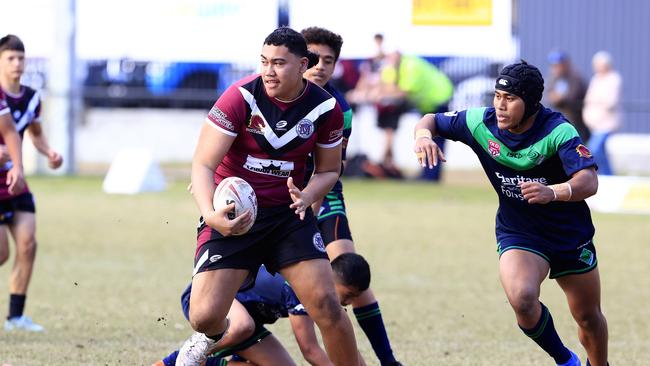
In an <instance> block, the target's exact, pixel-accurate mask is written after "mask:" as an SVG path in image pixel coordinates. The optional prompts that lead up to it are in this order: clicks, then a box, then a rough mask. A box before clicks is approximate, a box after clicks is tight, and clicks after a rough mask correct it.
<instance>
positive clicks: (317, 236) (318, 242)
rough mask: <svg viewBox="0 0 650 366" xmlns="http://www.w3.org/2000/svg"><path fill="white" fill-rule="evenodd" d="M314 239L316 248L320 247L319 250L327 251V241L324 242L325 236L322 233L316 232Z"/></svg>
mask: <svg viewBox="0 0 650 366" xmlns="http://www.w3.org/2000/svg"><path fill="white" fill-rule="evenodd" d="M312 241H313V243H314V248H316V249H318V251H319V252H322V253H325V242H323V237H322V236H321V235H320V233H318V232H317V233H316V234H314V237H313V238H312Z"/></svg>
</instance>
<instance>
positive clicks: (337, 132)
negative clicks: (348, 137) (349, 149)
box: [329, 128, 343, 141]
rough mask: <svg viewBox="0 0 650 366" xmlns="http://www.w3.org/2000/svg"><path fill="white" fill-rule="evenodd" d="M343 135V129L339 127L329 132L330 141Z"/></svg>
mask: <svg viewBox="0 0 650 366" xmlns="http://www.w3.org/2000/svg"><path fill="white" fill-rule="evenodd" d="M342 136H343V129H342V128H339V129H338V130H334V131H331V132H330V139H329V140H330V141H336V140H338V139H340V138H341V137H342Z"/></svg>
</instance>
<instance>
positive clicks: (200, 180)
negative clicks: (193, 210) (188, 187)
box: [192, 162, 216, 216]
mask: <svg viewBox="0 0 650 366" xmlns="http://www.w3.org/2000/svg"><path fill="white" fill-rule="evenodd" d="M215 188H216V186H215V184H214V171H213V170H212V169H211V168H210V167H208V166H205V165H203V164H201V163H197V162H192V196H194V200H195V201H196V205H197V206H198V208H199V212H201V215H202V216H206V215H207V214H208V212H211V211H214V206H213V204H212V197H213V196H214V190H215Z"/></svg>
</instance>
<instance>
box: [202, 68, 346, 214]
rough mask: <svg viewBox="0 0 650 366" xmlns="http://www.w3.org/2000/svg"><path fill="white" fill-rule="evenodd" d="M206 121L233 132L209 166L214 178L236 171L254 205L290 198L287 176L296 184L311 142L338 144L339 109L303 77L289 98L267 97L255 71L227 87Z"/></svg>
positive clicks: (340, 128)
mask: <svg viewBox="0 0 650 366" xmlns="http://www.w3.org/2000/svg"><path fill="white" fill-rule="evenodd" d="M208 121H209V122H208V123H210V124H211V125H212V126H213V127H215V128H216V129H217V130H219V131H221V132H222V133H225V134H226V135H229V136H233V137H235V141H234V142H233V144H232V146H231V147H230V150H229V151H228V152H227V153H226V156H225V157H224V158H223V160H222V162H221V164H219V166H218V167H217V169H216V171H215V176H214V179H215V183H217V184H218V183H219V182H221V180H223V179H224V178H226V177H231V176H236V177H240V178H242V179H244V180H246V181H247V182H248V183H249V184H250V185H251V186H252V187H253V189H254V190H255V194H256V195H257V199H258V203H259V205H260V207H271V206H279V205H284V204H288V203H291V202H292V201H291V198H290V196H289V191H288V189H287V182H286V180H287V178H288V177H293V179H294V182H295V184H296V185H297V186H298V187H299V188H302V187H301V186H302V183H303V177H304V175H305V165H306V160H307V156H308V155H309V154H310V153H311V152H313V151H314V150H315V148H316V145H318V146H320V147H324V148H338V145H339V144H341V142H342V140H343V114H342V112H341V108H340V107H339V106H338V104H337V103H336V99H335V98H334V97H332V96H331V95H329V94H328V93H327V92H326V91H325V90H323V89H322V88H320V87H319V86H318V85H316V84H313V83H311V82H309V81H307V86H306V87H305V90H304V91H303V93H302V95H301V96H299V97H298V98H297V99H295V100H293V101H291V102H283V101H279V100H277V99H275V98H269V96H267V95H266V91H265V90H264V84H263V81H262V78H261V76H259V75H254V76H250V77H247V78H244V79H242V80H240V81H239V82H237V83H235V84H233V85H232V86H231V87H229V88H228V89H227V90H226V91H225V92H224V93H223V94H222V95H221V97H220V98H219V100H217V102H216V103H215V104H214V106H213V107H212V110H210V113H209V114H208Z"/></svg>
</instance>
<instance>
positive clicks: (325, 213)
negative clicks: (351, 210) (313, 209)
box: [318, 192, 352, 246]
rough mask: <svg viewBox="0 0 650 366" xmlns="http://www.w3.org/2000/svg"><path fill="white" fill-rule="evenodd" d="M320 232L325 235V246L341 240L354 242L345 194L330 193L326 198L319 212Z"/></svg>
mask: <svg viewBox="0 0 650 366" xmlns="http://www.w3.org/2000/svg"><path fill="white" fill-rule="evenodd" d="M318 230H320V232H321V234H322V235H323V241H324V242H325V246H327V245H328V244H329V243H331V242H333V241H335V240H339V239H348V240H352V233H351V232H350V225H349V224H348V218H347V216H346V215H345V200H344V199H343V193H341V192H330V193H328V194H327V195H326V196H325V198H324V199H323V203H322V204H321V207H320V211H318Z"/></svg>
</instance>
